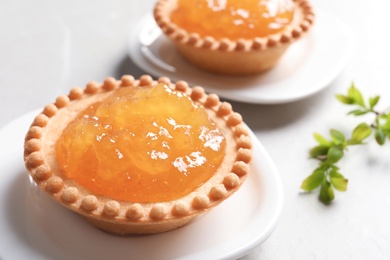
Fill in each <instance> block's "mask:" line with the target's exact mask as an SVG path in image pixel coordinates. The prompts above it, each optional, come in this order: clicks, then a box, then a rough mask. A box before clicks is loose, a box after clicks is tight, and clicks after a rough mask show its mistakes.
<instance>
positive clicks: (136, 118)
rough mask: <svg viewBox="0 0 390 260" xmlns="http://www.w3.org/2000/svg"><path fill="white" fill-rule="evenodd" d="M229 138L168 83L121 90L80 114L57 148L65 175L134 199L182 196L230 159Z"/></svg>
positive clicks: (95, 190) (119, 197)
mask: <svg viewBox="0 0 390 260" xmlns="http://www.w3.org/2000/svg"><path fill="white" fill-rule="evenodd" d="M225 142H226V141H225V138H224V137H223V135H222V133H221V132H220V131H219V129H218V128H217V127H216V126H215V124H214V123H212V122H211V121H210V119H209V117H208V114H207V112H206V111H205V110H204V108H203V107H201V106H197V105H194V104H193V102H192V101H191V100H190V99H189V98H188V97H187V96H185V95H184V94H182V93H181V92H176V91H172V90H171V89H169V88H168V87H166V86H165V85H162V84H159V85H157V86H156V87H142V88H138V89H135V88H130V87H126V88H121V89H118V90H117V91H116V92H114V94H113V95H111V96H109V98H107V99H106V100H104V101H102V102H100V103H96V104H93V105H92V106H90V107H89V108H88V109H86V110H85V111H83V112H82V113H80V115H79V116H78V118H76V119H75V120H74V121H72V122H71V123H70V124H69V125H68V126H67V128H66V129H65V130H64V131H63V133H62V135H61V137H60V138H59V140H58V141H57V143H56V155H57V159H58V162H59V164H60V166H61V167H62V169H63V172H64V175H65V177H66V178H69V179H73V180H75V181H76V182H77V183H79V184H81V185H82V186H84V187H85V188H87V189H88V190H90V191H91V192H93V193H94V194H97V195H105V196H108V197H110V198H112V199H117V200H123V201H131V202H159V201H168V200H172V199H177V198H180V197H182V196H184V195H186V194H188V193H190V192H191V191H193V190H194V189H196V188H197V187H198V186H200V185H201V184H203V183H204V182H206V181H207V180H208V179H209V178H210V177H211V176H212V175H213V173H214V172H215V169H217V168H218V167H219V165H220V163H221V162H222V160H223V157H224V151H225V145H226V144H225Z"/></svg>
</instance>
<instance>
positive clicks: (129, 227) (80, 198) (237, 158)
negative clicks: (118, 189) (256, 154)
mask: <svg viewBox="0 0 390 260" xmlns="http://www.w3.org/2000/svg"><path fill="white" fill-rule="evenodd" d="M158 82H163V83H165V84H166V85H168V86H169V87H170V88H172V89H174V90H177V91H181V92H184V93H186V94H187V95H188V96H189V97H191V99H192V100H193V102H194V103H196V104H199V105H203V106H204V107H205V109H206V111H207V113H208V114H209V116H210V118H211V120H212V121H214V122H215V123H216V124H217V126H218V128H219V129H220V130H221V132H222V133H223V135H224V136H225V138H226V143H227V148H226V156H225V158H224V160H223V162H222V163H221V166H220V167H219V169H218V170H216V172H215V174H214V175H213V176H212V177H211V178H210V179H209V180H208V181H207V182H206V183H204V184H203V185H201V186H200V187H198V188H197V189H195V190H194V191H192V192H191V193H190V194H188V195H186V196H184V197H182V198H179V199H176V200H171V201H162V202H159V203H137V202H127V201H118V200H115V199H112V198H109V197H106V196H101V195H96V194H93V193H91V192H90V191H88V190H87V189H85V188H84V187H83V186H81V185H79V184H78V183H76V182H75V181H74V180H71V179H67V178H66V177H64V174H62V169H61V167H60V166H59V165H58V163H57V161H56V155H55V148H54V146H55V143H56V141H57V140H58V138H59V136H60V135H61V133H62V131H63V129H64V128H65V127H66V126H67V125H68V123H69V122H71V121H72V120H73V119H74V118H76V117H77V116H78V115H79V113H80V112H81V111H83V110H84V109H85V108H86V107H88V106H89V105H91V104H93V103H95V102H97V101H100V100H103V99H105V98H106V97H108V96H109V95H111V94H112V93H113V92H114V91H115V89H118V88H122V87H131V88H142V87H145V86H151V85H156V84H157V83H158ZM251 159H252V142H251V139H250V136H249V133H248V130H247V128H246V126H245V124H244V122H243V120H242V117H241V115H240V114H238V113H236V112H234V111H233V109H232V107H231V105H230V104H229V103H227V102H221V101H220V100H219V98H218V96H217V95H215V94H209V95H208V94H206V93H205V92H204V89H203V88H201V87H198V86H196V87H193V88H191V87H189V86H188V84H187V83H186V82H184V81H179V82H177V83H176V84H174V83H172V82H171V81H170V79H169V78H166V77H162V78H160V79H158V80H157V81H155V80H153V79H152V78H151V77H150V76H149V75H144V76H142V77H140V78H139V79H137V80H136V79H134V77H133V76H130V75H126V76H123V77H122V78H121V80H115V79H114V78H107V79H105V81H104V83H102V84H99V83H96V82H90V83H88V84H87V86H86V87H85V88H84V89H82V88H78V87H76V88H73V89H71V91H70V93H69V94H68V95H64V96H59V97H58V98H57V99H56V101H55V102H54V103H52V104H49V105H47V106H45V107H44V109H43V110H42V112H41V113H40V114H38V115H37V116H36V117H35V119H34V121H33V122H32V124H31V126H30V128H29V130H28V132H27V134H26V137H25V144H24V160H25V165H26V168H27V170H28V172H29V174H30V176H31V177H32V179H33V180H34V181H35V182H36V183H37V185H38V186H39V187H40V188H41V189H42V190H44V191H46V192H47V193H48V194H49V195H50V196H51V197H52V198H54V199H55V200H56V201H57V202H59V203H60V204H61V205H63V206H65V207H67V208H69V209H70V210H72V211H75V212H77V213H78V214H80V215H82V216H84V217H85V218H86V219H87V220H88V221H89V222H90V223H92V224H93V225H95V226H97V227H98V228H100V229H102V230H105V231H107V232H111V233H116V234H153V233H160V232H165V231H169V230H172V229H176V228H178V227H181V226H183V225H185V224H187V223H188V222H190V221H191V220H192V219H194V218H195V217H196V216H198V215H200V214H202V213H204V212H206V211H208V210H210V209H212V208H213V207H215V206H217V205H218V204H219V203H221V202H222V201H224V200H225V199H227V198H228V197H230V196H231V195H232V194H233V193H234V192H235V191H237V190H238V189H239V188H240V187H241V185H242V184H243V183H244V181H245V179H246V177H247V175H248V173H249V165H250V161H251ZM232 210H235V209H232Z"/></svg>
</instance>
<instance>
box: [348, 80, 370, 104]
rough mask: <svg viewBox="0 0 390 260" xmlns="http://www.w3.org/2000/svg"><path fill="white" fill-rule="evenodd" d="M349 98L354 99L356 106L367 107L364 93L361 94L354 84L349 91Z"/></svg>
mask: <svg viewBox="0 0 390 260" xmlns="http://www.w3.org/2000/svg"><path fill="white" fill-rule="evenodd" d="M348 97H349V98H352V99H353V103H354V104H357V105H360V106H362V107H366V104H365V103H364V99H363V96H362V93H360V91H359V90H358V89H357V88H356V87H355V85H354V84H353V83H352V85H351V87H350V88H349V89H348Z"/></svg>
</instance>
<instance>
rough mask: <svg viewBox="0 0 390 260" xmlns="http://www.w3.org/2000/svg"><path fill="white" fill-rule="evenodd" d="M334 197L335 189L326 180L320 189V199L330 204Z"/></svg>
mask: <svg viewBox="0 0 390 260" xmlns="http://www.w3.org/2000/svg"><path fill="white" fill-rule="evenodd" d="M333 199H334V191H333V188H332V186H331V185H330V183H329V182H328V181H324V182H322V184H321V190H320V200H321V201H322V202H323V203H325V204H329V203H330V202H332V200H333Z"/></svg>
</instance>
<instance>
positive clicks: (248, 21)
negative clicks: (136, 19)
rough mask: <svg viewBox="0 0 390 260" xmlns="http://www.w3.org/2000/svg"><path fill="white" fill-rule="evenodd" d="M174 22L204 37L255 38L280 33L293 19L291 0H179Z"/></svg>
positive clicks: (172, 17)
mask: <svg viewBox="0 0 390 260" xmlns="http://www.w3.org/2000/svg"><path fill="white" fill-rule="evenodd" d="M177 1H178V3H177V8H176V9H175V10H174V11H173V12H172V14H171V21H172V22H173V23H175V24H176V25H177V26H179V27H181V28H183V29H185V30H186V31H188V32H191V33H198V34H199V35H200V36H201V37H205V36H212V37H214V38H215V39H217V40H219V39H221V38H228V39H230V40H238V39H240V38H242V39H253V38H255V37H264V36H268V35H271V34H275V33H278V32H281V31H283V30H284V29H285V27H286V26H287V25H288V24H290V23H291V22H292V20H293V19H294V3H293V1H292V0H191V1H189V0H177Z"/></svg>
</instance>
